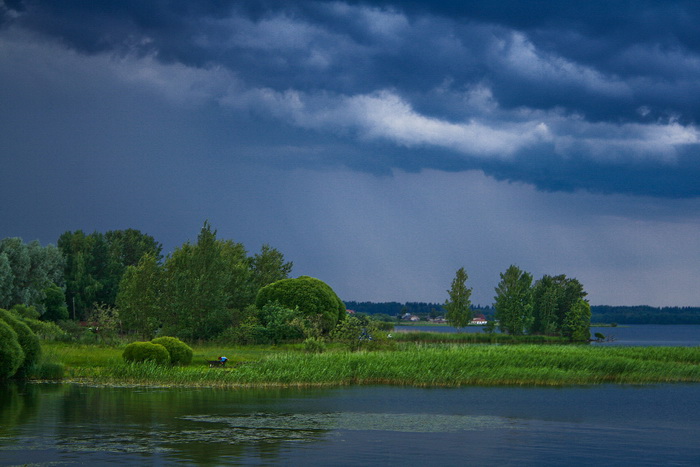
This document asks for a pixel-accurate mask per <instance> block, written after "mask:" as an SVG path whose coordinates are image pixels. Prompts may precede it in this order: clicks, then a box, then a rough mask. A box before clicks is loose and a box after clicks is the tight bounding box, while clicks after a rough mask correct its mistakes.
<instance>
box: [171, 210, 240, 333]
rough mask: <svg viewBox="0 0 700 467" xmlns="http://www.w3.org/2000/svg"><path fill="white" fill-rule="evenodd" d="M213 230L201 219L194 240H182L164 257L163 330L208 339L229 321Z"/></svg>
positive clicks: (226, 280) (226, 279) (224, 272)
mask: <svg viewBox="0 0 700 467" xmlns="http://www.w3.org/2000/svg"><path fill="white" fill-rule="evenodd" d="M226 266H227V264H226V261H225V260H224V258H223V255H222V245H221V242H218V241H217V240H216V231H213V230H212V229H211V226H210V225H209V223H208V222H205V223H204V226H203V227H202V229H201V231H200V233H199V236H198V237H197V243H196V244H194V245H192V244H190V243H185V244H184V245H183V246H182V247H180V248H178V249H176V250H175V251H174V252H173V254H172V255H171V256H169V257H168V258H167V259H166V261H165V274H164V279H165V280H164V303H165V313H164V316H163V321H164V323H163V324H164V327H165V332H166V333H167V334H170V335H173V336H176V337H180V338H182V339H189V340H198V339H211V338H212V337H215V336H216V335H217V334H219V333H220V332H221V331H222V330H223V329H224V328H226V327H227V326H228V324H229V323H230V321H231V320H230V314H229V313H228V311H227V302H228V294H227V287H228V286H229V285H230V283H231V277H230V276H231V272H230V270H229V269H228V268H227V267H226Z"/></svg>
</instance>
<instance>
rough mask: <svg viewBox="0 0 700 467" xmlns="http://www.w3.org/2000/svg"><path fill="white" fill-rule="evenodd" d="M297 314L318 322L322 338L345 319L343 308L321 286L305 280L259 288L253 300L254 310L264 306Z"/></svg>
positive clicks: (328, 290)
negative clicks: (297, 311) (280, 307)
mask: <svg viewBox="0 0 700 467" xmlns="http://www.w3.org/2000/svg"><path fill="white" fill-rule="evenodd" d="M274 302H277V303H278V304H279V305H281V306H283V307H285V308H288V309H291V310H294V309H297V308H298V309H299V311H300V312H301V313H302V314H303V315H304V316H306V317H309V318H314V317H319V318H320V328H321V330H322V332H323V333H324V334H327V333H328V332H330V331H331V330H332V329H333V328H335V326H336V324H337V323H338V322H339V321H341V320H343V319H345V315H346V314H347V312H346V310H345V304H344V303H343V302H342V300H340V298H338V295H336V293H335V292H334V291H333V289H332V288H331V287H330V286H329V285H328V284H326V283H325V282H323V281H321V280H319V279H315V278H313V277H309V276H301V277H298V278H296V279H282V280H279V281H277V282H273V283H272V284H268V285H266V286H265V287H263V288H261V289H260V291H259V292H258V296H257V298H256V299H255V306H256V307H258V308H263V307H264V306H265V305H267V304H268V303H274Z"/></svg>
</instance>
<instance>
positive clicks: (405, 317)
mask: <svg viewBox="0 0 700 467" xmlns="http://www.w3.org/2000/svg"><path fill="white" fill-rule="evenodd" d="M401 319H402V320H404V321H420V318H419V317H418V316H416V315H412V314H410V313H404V314H403V315H401Z"/></svg>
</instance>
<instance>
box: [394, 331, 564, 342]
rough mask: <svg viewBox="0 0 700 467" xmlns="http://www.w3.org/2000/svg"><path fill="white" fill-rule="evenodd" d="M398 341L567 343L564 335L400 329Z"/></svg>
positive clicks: (396, 336)
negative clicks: (516, 334) (514, 334)
mask: <svg viewBox="0 0 700 467" xmlns="http://www.w3.org/2000/svg"><path fill="white" fill-rule="evenodd" d="M392 336H393V337H392V338H393V339H394V340H395V341H396V342H415V343H433V344H438V343H442V344H566V343H568V340H567V339H566V338H564V337H555V336H511V335H509V334H500V333H491V334H487V333H481V332H478V333H465V332H428V331H399V332H396V333H392Z"/></svg>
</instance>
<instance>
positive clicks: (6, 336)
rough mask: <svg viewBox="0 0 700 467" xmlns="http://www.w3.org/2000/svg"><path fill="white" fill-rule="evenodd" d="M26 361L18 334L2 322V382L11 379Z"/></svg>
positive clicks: (0, 340)
mask: <svg viewBox="0 0 700 467" xmlns="http://www.w3.org/2000/svg"><path fill="white" fill-rule="evenodd" d="M23 361H24V352H23V351H22V347H20V345H19V341H18V339H17V333H16V332H15V331H14V330H13V329H12V328H11V327H10V325H9V324H7V323H5V322H4V321H2V320H0V380H3V379H7V378H11V377H12V376H14V374H15V373H16V372H17V369H18V368H19V367H20V365H22V362H23Z"/></svg>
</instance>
